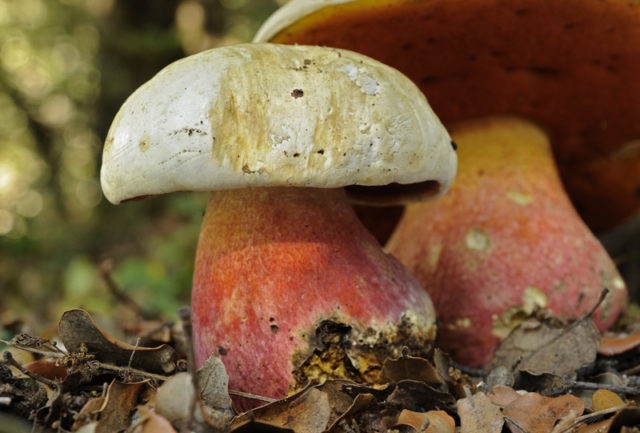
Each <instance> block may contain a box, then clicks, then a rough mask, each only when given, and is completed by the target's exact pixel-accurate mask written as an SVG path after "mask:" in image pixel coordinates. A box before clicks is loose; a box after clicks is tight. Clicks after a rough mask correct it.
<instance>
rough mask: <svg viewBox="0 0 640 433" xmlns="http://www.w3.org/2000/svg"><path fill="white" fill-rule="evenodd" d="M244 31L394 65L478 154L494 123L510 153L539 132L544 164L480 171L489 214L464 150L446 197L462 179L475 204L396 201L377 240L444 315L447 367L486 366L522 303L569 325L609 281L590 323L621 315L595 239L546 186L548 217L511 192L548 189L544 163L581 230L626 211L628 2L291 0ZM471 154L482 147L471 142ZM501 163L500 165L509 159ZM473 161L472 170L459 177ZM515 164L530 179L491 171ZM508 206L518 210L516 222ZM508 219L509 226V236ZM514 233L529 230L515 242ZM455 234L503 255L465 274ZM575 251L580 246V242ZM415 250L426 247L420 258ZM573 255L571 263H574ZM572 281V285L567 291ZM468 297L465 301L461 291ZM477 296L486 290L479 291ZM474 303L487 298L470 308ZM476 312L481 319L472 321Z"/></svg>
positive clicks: (630, 127) (633, 40)
mask: <svg viewBox="0 0 640 433" xmlns="http://www.w3.org/2000/svg"><path fill="white" fill-rule="evenodd" d="M255 40H256V41H267V40H271V41H274V42H279V43H302V44H314V45H326V46H334V47H340V48H348V49H351V50H354V51H358V52H361V53H363V54H365V55H368V56H371V57H373V58H376V59H378V60H380V61H382V62H384V63H386V64H389V65H391V66H393V67H396V68H398V69H399V70H400V71H402V72H403V73H405V74H407V76H409V77H410V78H411V79H412V80H414V82H415V83H417V84H418V85H419V87H420V88H421V89H422V90H423V92H424V93H425V94H426V96H427V97H428V99H429V101H430V103H431V105H432V107H433V108H434V110H435V111H436V112H437V113H438V115H439V116H440V118H441V119H442V121H443V123H444V124H445V125H446V126H447V127H449V126H452V125H454V124H456V123H457V122H464V121H469V120H472V119H478V120H477V121H475V122H474V123H472V126H460V131H459V134H460V139H461V140H462V141H463V142H464V143H463V144H462V145H461V146H465V147H475V146H478V147H482V148H483V151H484V147H483V146H485V145H486V144H487V143H488V142H494V138H492V137H495V134H496V132H495V129H496V128H497V129H504V130H505V131H504V134H505V136H504V137H502V138H501V139H500V141H501V142H504V143H505V144H506V145H507V149H508V150H509V153H511V152H512V151H515V150H516V149H517V150H521V151H522V152H529V150H525V149H530V147H531V146H529V144H527V143H528V142H529V141H530V140H532V137H533V136H539V137H538V138H536V139H535V140H534V141H536V142H540V143H542V142H544V141H545V139H543V138H542V136H543V135H547V136H548V139H549V141H550V142H551V143H552V152H547V151H540V152H541V153H547V154H548V156H547V157H548V158H549V159H548V160H547V162H545V163H544V166H545V167H547V168H546V169H544V170H543V169H538V168H537V167H536V168H528V164H530V163H531V162H532V161H533V159H534V158H528V157H527V155H526V154H525V155H523V156H515V157H516V158H519V159H520V160H521V161H522V163H523V164H525V165H524V166H522V168H520V169H519V170H515V172H514V170H507V169H506V168H505V170H501V174H499V176H501V177H497V176H498V174H492V175H491V176H490V177H491V178H492V179H493V180H491V181H490V180H487V181H486V183H487V185H495V184H496V182H497V180H499V182H498V183H500V184H501V188H500V189H499V190H498V192H500V191H501V193H502V194H503V197H502V198H503V200H501V201H500V203H502V204H500V207H498V205H497V203H498V202H497V201H495V203H496V205H495V207H494V208H493V209H492V208H485V206H486V203H485V202H484V201H482V200H484V197H491V196H492V195H493V194H496V191H487V190H480V189H479V188H480V184H479V182H478V183H477V184H465V182H472V181H471V180H470V179H476V180H478V179H477V178H478V171H479V170H482V171H483V172H484V173H485V174H486V173H487V171H488V168H486V169H485V168H483V167H481V166H480V162H468V161H467V162H465V160H467V159H471V158H467V157H465V156H463V157H462V159H461V163H460V166H459V169H458V173H459V176H460V181H457V182H456V187H455V188H454V189H453V194H452V196H451V197H449V200H450V201H455V200H456V198H455V195H456V194H457V193H456V191H461V190H463V189H465V188H468V189H469V190H474V191H476V192H477V193H476V194H475V195H474V196H473V197H469V196H470V195H471V193H464V196H465V197H467V199H469V200H472V202H467V203H464V205H461V206H460V207H459V208H457V210H455V211H454V210H452V209H451V208H449V207H446V206H445V203H442V204H443V207H442V209H440V206H437V204H438V203H434V205H435V206H432V205H430V204H411V205H409V206H407V210H406V212H405V214H404V215H403V217H402V218H401V220H400V222H399V226H398V227H397V233H396V234H395V235H393V236H392V239H391V241H390V243H389V245H388V250H389V251H390V252H392V253H393V254H395V255H397V256H398V258H399V259H400V260H401V261H402V262H403V263H404V264H405V265H407V266H408V267H409V269H410V270H412V271H413V272H414V273H415V274H416V275H417V276H418V278H419V279H420V280H421V282H422V283H423V284H424V285H425V286H426V287H427V288H428V290H429V292H430V294H431V296H432V298H433V301H434V304H435V307H436V311H437V312H438V316H439V319H441V320H442V326H440V330H441V332H440V333H439V335H440V337H441V339H440V340H439V344H440V345H441V346H442V347H444V348H445V349H448V350H450V351H452V353H453V355H454V356H455V357H456V359H457V360H459V361H461V362H464V363H468V364H470V365H474V366H477V365H482V364H484V363H485V362H486V361H487V360H488V359H489V357H490V356H491V354H492V351H493V348H494V347H495V345H496V343H497V342H498V340H499V336H500V335H503V333H504V331H505V328H504V326H503V325H504V323H503V320H502V319H505V318H506V317H507V316H509V315H510V314H511V313H514V312H515V311H518V310H519V311H524V310H527V309H529V307H530V306H531V302H532V300H535V302H534V303H537V304H538V305H544V306H545V307H548V308H550V309H551V310H552V311H553V313H555V314H556V315H557V316H559V317H561V318H564V319H569V318H575V317H578V316H579V315H581V314H583V313H584V312H586V311H588V310H589V309H590V308H591V307H592V306H593V305H594V304H596V302H597V301H598V298H599V295H600V292H601V290H602V289H604V288H607V289H609V290H610V294H609V296H608V298H607V300H606V301H605V303H604V305H603V306H602V307H601V309H600V310H599V312H598V313H597V314H596V315H595V316H594V318H595V320H596V323H597V325H598V326H599V328H600V329H605V328H607V327H609V326H610V325H611V324H612V323H613V322H614V320H615V319H616V317H617V316H618V315H619V314H620V312H621V311H623V309H624V307H625V302H626V298H627V294H626V288H625V286H624V283H623V282H622V280H621V279H620V277H619V275H618V274H617V272H616V270H615V269H614V266H613V264H612V263H611V262H610V260H609V259H605V258H604V257H605V252H604V251H602V247H601V245H599V244H598V243H597V242H596V241H595V240H594V239H593V236H592V235H590V234H588V233H587V231H586V230H584V229H583V227H582V223H581V222H580V221H576V218H578V216H577V215H576V212H574V211H573V210H571V209H570V208H569V207H568V205H567V204H566V203H565V199H564V198H562V194H563V193H560V192H557V191H554V192H553V194H552V193H551V192H550V191H548V192H546V193H544V194H543V193H541V194H542V195H540V196H539V197H540V201H545V202H546V203H550V202H549V201H548V200H550V199H551V195H553V196H554V197H556V198H557V200H559V201H554V202H553V203H554V204H553V206H558V207H559V208H562V209H564V213H563V214H562V216H558V215H556V216H553V215H552V213H553V212H555V211H556V210H555V209H551V208H547V210H549V212H551V213H550V214H543V213H541V211H542V209H544V208H540V209H536V210H535V211H534V210H533V207H532V206H533V202H532V203H530V204H527V202H528V201H529V198H528V197H524V196H521V197H520V198H522V199H523V200H521V204H520V205H518V203H516V202H517V201H518V197H519V196H518V194H519V193H520V191H524V189H522V188H523V186H522V182H523V181H524V180H526V182H527V183H529V182H530V183H531V185H530V186H527V190H531V189H532V188H538V185H541V186H540V188H541V189H544V188H551V187H553V188H554V189H559V188H560V185H559V183H558V182H557V180H556V179H555V176H557V175H556V174H551V171H550V170H549V167H554V165H557V167H558V168H559V173H560V177H561V179H562V183H563V185H564V187H565V188H566V191H567V193H568V195H569V197H570V199H571V201H572V202H573V204H574V205H575V207H576V209H577V211H578V213H579V215H580V216H581V217H582V218H584V221H585V222H586V224H587V225H588V227H590V228H591V229H592V230H596V231H599V230H604V229H607V228H610V227H612V226H614V225H616V224H618V223H620V222H621V221H623V220H624V219H626V218H629V217H631V216H632V215H633V214H635V213H636V212H637V211H638V209H639V207H640V194H638V191H639V190H640V151H638V149H639V148H640V147H639V146H638V138H639V137H640V121H639V113H638V111H639V110H640V80H638V78H637V77H639V76H640V7H638V5H637V2H635V1H632V0H604V1H595V0H587V1H585V0H565V1H562V2H555V1H550V0H547V1H535V2H534V1H530V0H510V1H505V0H465V1H463V2H452V1H450V0H417V1H406V0H381V1H378V2H371V1H367V0H351V1H349V0H347V1H344V0H328V1H313V0H312V1H309V0H307V1H304V0H292V1H291V2H289V3H288V4H286V5H285V6H284V7H283V8H281V9H280V10H279V11H277V12H276V13H275V14H274V15H273V16H272V17H271V18H270V19H269V20H267V22H266V23H265V24H264V25H263V27H262V28H261V29H260V30H259V32H258V34H257V35H256V37H255ZM504 115H509V116H516V117H519V118H521V119H525V120H526V121H527V122H530V123H526V124H523V125H520V121H515V120H513V118H510V119H509V120H505V119H502V120H500V119H498V118H495V117H491V116H504ZM489 117H491V118H489ZM498 125H502V126H498ZM516 125H519V126H516ZM525 125H526V126H525ZM533 125H536V126H533ZM483 129H484V130H485V131H484V132H482V133H481V132H480V130H483ZM525 129H526V130H527V132H526V133H525V132H524V130H525ZM533 129H536V130H537V132H534V131H533ZM470 130H473V131H474V132H473V133H471V132H470ZM542 131H544V133H543V132H542ZM485 134H486V135H485ZM454 138H456V137H455V136H454ZM522 141H524V142H525V143H522ZM541 147H545V145H542V144H541ZM478 152H482V151H481V150H477V151H476V150H470V151H469V153H473V154H476V153H478ZM486 152H487V153H489V154H493V155H495V156H496V158H497V157H499V158H503V157H505V156H506V155H504V154H503V153H502V152H500V151H497V150H486ZM462 153H463V154H464V153H467V150H464V149H463V151H462ZM504 153H507V152H506V151H505V152H504ZM551 153H552V154H553V155H552V154H551ZM552 156H553V157H554V158H555V159H554V160H552V159H551V157H552ZM537 159H538V158H537V157H536V160H537ZM501 161H502V164H501V166H505V165H510V164H513V163H512V162H509V161H507V160H501ZM485 162H486V163H492V161H485ZM493 166H495V164H493V163H492V164H491V167H493ZM492 169H493V168H492ZM473 170H476V173H475V174H474V173H473V172H469V171H473ZM519 171H526V172H527V173H529V174H527V175H526V176H525V175H523V174H522V175H518V176H520V177H519V178H511V179H508V178H506V177H504V176H506V175H507V174H508V173H509V172H511V173H512V174H514V175H517V174H518V172H519ZM543 174H546V176H548V177H547V178H544V177H543ZM474 176H475V177H474ZM549 176H550V177H549ZM507 188H513V189H512V190H507ZM510 193H515V194H516V195H513V194H511V195H510ZM460 194H462V192H460ZM505 194H506V195H505ZM545 194H548V195H549V196H545ZM509 196H510V197H511V199H509ZM505 197H506V199H504V198H505ZM537 197H538V196H537ZM509 200H511V201H509ZM514 200H515V201H514ZM535 200H538V198H536V199H535ZM458 201H460V199H458ZM503 206H509V208H506V207H503ZM518 206H520V207H518ZM549 206H551V205H549ZM434 212H435V213H438V212H443V213H448V215H450V218H451V219H452V221H450V222H449V224H448V226H447V227H446V230H447V231H448V233H443V234H442V235H441V241H438V242H436V240H435V239H434V238H433V235H434V231H435V228H433V227H431V226H433V225H435V224H432V222H433V221H436V220H440V219H441V218H442V217H441V216H437V215H436V214H434ZM490 212H494V213H493V214H491V213H490ZM511 212H516V214H511ZM517 212H529V213H527V214H525V216H524V220H523V216H522V215H518V214H517ZM497 218H500V220H501V222H502V224H503V225H504V226H503V227H497V224H493V225H491V226H485V225H484V224H485V223H486V221H487V220H488V219H491V220H493V221H495V220H496V219H497ZM528 218H531V221H529V220H527V219H528ZM547 219H548V220H549V221H555V222H556V224H553V225H552V226H549V225H547V226H546V227H545V230H548V233H542V231H540V233H539V236H532V235H531V234H532V233H531V228H532V227H534V226H535V224H537V223H536V222H534V220H535V221H537V222H542V221H545V220H547ZM513 221H520V223H518V224H519V226H518V227H519V229H516V228H515V224H514V222H513ZM560 221H562V222H563V223H562V224H559V222H560ZM458 224H460V226H458ZM458 227H466V228H467V229H468V230H467V233H470V236H471V237H470V238H466V236H461V235H460V233H457V231H458V230H462V229H460V228H458ZM508 227H511V228H512V229H513V230H512V234H511V235H510V236H511V237H509V238H506V239H505V238H504V236H506V233H505V232H506V231H507V228H508ZM440 228H441V229H442V230H444V229H445V227H444V226H440ZM472 228H473V230H472ZM519 230H520V231H519ZM525 231H527V232H528V234H527V236H524V235H522V233H523V232H525ZM578 233H581V236H583V237H582V238H581V240H580V242H578V241H576V246H575V247H574V248H571V247H570V245H571V244H570V243H566V242H565V243H564V245H563V244H562V242H560V243H558V244H554V243H552V242H554V241H553V240H554V239H557V240H560V239H568V238H571V237H575V236H577V235H578ZM475 235H477V236H476V237H474V236H475ZM485 235H486V237H485ZM501 236H502V237H501ZM543 238H545V239H544V241H543V240H542V239H543ZM547 238H548V239H547ZM465 239H466V240H469V241H471V242H472V244H473V245H475V246H476V247H482V248H481V249H482V250H483V251H482V252H478V254H481V253H482V254H485V255H490V256H491V257H490V260H491V261H492V262H491V263H493V262H497V261H500V262H501V265H500V266H494V267H492V268H491V270H490V271H489V270H487V269H480V268H481V266H480V265H481V263H487V262H485V261H477V262H476V264H477V265H478V266H477V270H476V271H474V272H471V270H469V269H465V266H466V267H467V268H468V267H471V266H475V265H474V264H473V263H471V262H469V261H468V260H465V259H463V258H462V257H456V258H455V259H450V260H448V261H447V260H444V258H445V257H450V256H452V255H454V254H455V252H456V251H457V249H458V248H463V247H464V244H459V243H458V244H455V242H463V241H464V240H465ZM539 243H544V244H546V247H545V248H553V249H554V251H555V253H554V254H553V255H549V254H544V253H542V252H543V251H547V250H546V249H543V248H542V246H541V245H539ZM508 245H509V246H510V249H509V253H500V255H499V256H497V255H496V252H497V251H507V246H508ZM578 245H589V247H588V248H586V247H585V249H584V250H582V249H581V248H580V247H578ZM440 247H441V248H442V249H441V250H440V249H439V248H440ZM418 251H424V252H428V253H427V254H423V255H422V257H417V254H418ZM559 252H562V253H563V254H564V255H563V256H562V257H561V258H558V256H557V254H558V253H559ZM436 259H437V260H436ZM485 259H486V258H483V259H482V260H485ZM486 260H489V259H486ZM430 261H431V262H437V268H438V270H437V271H433V268H434V266H435V265H433V264H432V263H430ZM578 262H581V263H582V267H579V268H577V267H575V266H577V263H578ZM558 263H560V265H558ZM569 263H571V266H569V265H568V264H569ZM454 265H455V266H454ZM534 270H536V271H537V272H538V273H544V274H545V277H546V283H544V282H542V281H541V280H540V277H539V276H538V275H534V274H535V273H536V272H534ZM514 274H518V275H514ZM435 275H439V276H438V277H434V276H435ZM527 275H528V276H531V277H532V278H533V277H534V276H535V277H536V279H535V281H534V280H531V281H528V280H526V278H525V277H526V276H527ZM578 275H579V277H578ZM600 276H601V278H600ZM434 278H435V279H434ZM570 280H571V281H574V283H573V284H572V287H571V288H568V286H567V284H568V281H570ZM492 284H493V285H497V286H498V287H497V288H496V287H494V288H493V289H492V290H491V291H490V293H485V292H484V291H483V290H486V289H485V288H483V287H487V286H488V285H492ZM581 284H584V286H580V285H581ZM542 285H544V287H542ZM538 286H540V287H538ZM531 288H534V289H535V290H531ZM561 289H562V290H561ZM559 291H560V292H561V294H559V293H558V292H559ZM470 293H474V296H467V295H468V294H470ZM486 296H493V298H492V299H490V300H487V299H485V298H486ZM560 298H562V299H560ZM479 299H484V301H483V302H481V303H480V302H479ZM465 304H468V305H466V306H465ZM471 311H474V313H473V314H471V313H470V312H471ZM463 312H464V313H463ZM480 316H482V317H483V319H482V323H478V322H477V320H479V319H478V318H479V317H480ZM515 316H517V314H516V315H515ZM515 316H512V317H515ZM508 322H510V324H514V323H515V321H513V320H511V321H508ZM494 324H495V325H496V326H494ZM498 325H499V326H498ZM449 330H450V331H449Z"/></svg>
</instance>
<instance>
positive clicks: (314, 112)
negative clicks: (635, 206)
mask: <svg viewBox="0 0 640 433" xmlns="http://www.w3.org/2000/svg"><path fill="white" fill-rule="evenodd" d="M455 170H456V155H455V151H454V149H453V148H452V146H451V139H450V137H449V135H448V133H447V132H446V130H445V129H444V128H443V126H442V125H441V123H440V122H439V120H438V118H437V117H436V116H435V114H434V113H433V111H432V110H431V109H430V107H429V105H428V103H427V101H426V99H425V97H424V95H423V94H422V93H421V92H420V91H419V90H418V89H417V87H416V86H415V85H414V84H413V83H412V82H411V81H410V80H409V79H407V78H406V77H405V76H403V75H402V74H400V73H399V72H398V71H396V70H395V69H393V68H390V67H387V66H385V65H383V64H381V63H379V62H377V61H374V60H372V59H369V58H367V57H365V56H362V55H360V54H357V53H353V52H349V51H346V50H338V49H330V48H321V47H305V46H279V45H274V44H240V45H236V46H229V47H223V48H216V49H213V50H209V51H206V52H202V53H199V54H196V55H193V56H190V57H187V58H185V59H183V60H180V61H178V62H175V63H173V64H171V65H169V66H168V67H166V68H165V69H164V70H163V71H161V72H160V73H159V74H157V75H156V76H155V77H154V78H152V79H151V80H150V81H149V82H147V83H146V84H144V85H143V86H142V87H140V88H139V89H138V90H137V91H136V92H135V93H133V94H132V95H131V96H130V97H129V99H128V100H127V101H126V102H125V103H124V105H123V106H122V108H121V109H120V111H119V112H118V114H117V115H116V117H115V120H114V121H113V124H112V126H111V129H110V131H109V133H108V136H107V138H106V142H105V147H104V156H103V166H102V171H101V181H102V187H103V190H104V193H105V195H106V197H107V198H108V199H109V200H110V201H111V202H113V203H120V202H122V201H124V200H129V199H133V198H136V197H141V196H149V195H155V194H162V193H168V192H173V191H211V198H210V200H209V203H208V206H207V209H206V212H205V215H204V219H203V223H202V228H201V232H200V237H199V241H198V246H197V251H196V258H195V269H194V276H193V288H192V298H191V305H192V320H193V341H194V351H195V360H196V365H197V366H201V365H202V364H203V363H204V362H205V361H206V359H207V358H208V357H209V356H211V355H212V354H215V355H218V356H220V357H221V359H222V361H223V362H224V364H225V366H226V368H227V372H228V374H229V387H230V388H231V389H233V390H236V391H241V392H248V393H254V394H259V395H263V396H267V397H271V398H281V397H284V396H285V395H286V394H287V392H289V391H291V390H294V389H296V387H297V386H300V385H304V384H305V382H306V381H308V380H313V379H317V378H319V377H323V376H329V377H349V378H351V379H357V380H372V381H375V379H376V375H377V374H378V373H379V369H380V363H381V362H382V361H383V360H384V358H385V357H387V356H399V355H400V354H401V352H402V348H403V347H408V348H409V350H410V352H412V353H415V354H425V353H426V352H428V350H429V348H430V346H429V344H430V343H431V342H432V341H433V339H434V336H435V315H434V311H433V306H432V303H431V301H430V298H429V296H428V295H427V293H426V292H425V291H424V289H423V288H422V286H421V285H420V284H419V283H418V282H417V280H416V279H415V278H414V277H413V276H412V275H411V274H410V273H409V272H407V270H406V269H405V268H403V267H402V266H401V265H400V264H399V262H398V261H397V260H395V259H394V258H392V257H391V256H390V255H388V254H386V253H384V252H383V250H382V248H381V246H380V244H379V243H377V241H376V240H375V239H374V238H373V237H372V235H370V234H369V233H368V232H367V230H366V229H365V228H364V226H362V225H361V223H360V222H359V220H358V219H357V218H356V216H355V214H354V212H353V210H352V208H351V206H350V204H349V200H348V198H347V192H346V190H345V188H344V187H347V186H350V185H353V186H354V188H355V189H354V190H353V191H352V192H351V193H350V194H352V195H354V196H356V197H358V198H359V199H360V200H364V201H368V200H375V199H377V198H378V197H381V198H382V199H383V200H387V199H388V200H391V201H393V200H397V199H403V198H408V197H412V196H425V195H426V196H430V197H435V196H437V195H439V194H441V193H443V192H444V191H445V190H446V189H447V188H448V187H449V185H450V183H451V181H452V178H453V176H454V175H455ZM376 186H377V187H376ZM369 190H371V191H375V192H369ZM240 404H241V406H242V407H247V403H246V402H242V401H240Z"/></svg>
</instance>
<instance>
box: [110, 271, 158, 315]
mask: <svg viewBox="0 0 640 433" xmlns="http://www.w3.org/2000/svg"><path fill="white" fill-rule="evenodd" d="M99 270H100V276H101V277H102V280H103V281H104V282H105V284H106V286H107V289H109V292H110V293H111V294H112V295H113V296H114V297H115V298H116V299H117V300H118V301H120V302H122V303H123V304H124V305H126V306H127V307H129V308H131V309H132V310H133V311H134V312H135V313H136V314H137V315H138V316H140V317H142V318H143V319H150V318H151V317H150V316H149V314H148V313H146V312H145V311H144V309H143V308H142V307H141V306H140V305H138V303H137V302H136V301H134V300H133V298H132V297H131V296H129V295H128V294H127V292H125V291H124V290H122V289H121V288H120V286H118V284H117V283H116V282H115V281H114V279H113V277H112V276H111V272H112V271H113V264H112V262H111V260H105V261H103V262H102V263H100V266H99Z"/></svg>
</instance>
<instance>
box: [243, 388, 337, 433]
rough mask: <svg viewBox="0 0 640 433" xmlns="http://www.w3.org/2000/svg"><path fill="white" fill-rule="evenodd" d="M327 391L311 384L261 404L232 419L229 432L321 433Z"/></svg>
mask: <svg viewBox="0 0 640 433" xmlns="http://www.w3.org/2000/svg"><path fill="white" fill-rule="evenodd" d="M330 417H331V407H330V405H329V398H328V396H327V393H325V392H323V391H320V390H319V389H317V388H315V387H312V388H307V389H305V390H304V391H302V392H299V393H296V394H294V395H292V396H289V397H287V398H285V399H283V400H279V401H277V402H274V403H271V404H268V405H265V406H261V407H259V408H257V409H253V410H251V411H249V412H246V413H244V414H243V415H242V416H240V417H237V418H236V419H235V420H234V426H233V428H232V429H231V432H236V433H237V432H244V431H247V432H249V431H256V430H259V431H263V429H269V431H274V432H276V431H278V432H286V431H293V432H295V433H322V432H324V431H325V430H326V429H327V428H328V426H329V422H330Z"/></svg>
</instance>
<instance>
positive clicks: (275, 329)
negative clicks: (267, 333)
mask: <svg viewBox="0 0 640 433" xmlns="http://www.w3.org/2000/svg"><path fill="white" fill-rule="evenodd" d="M279 330H280V328H279V327H278V325H271V332H273V333H274V334H277V333H278V331H279Z"/></svg>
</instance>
